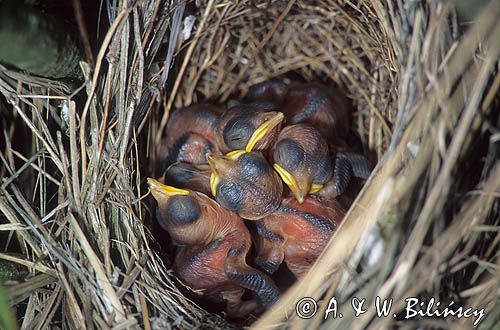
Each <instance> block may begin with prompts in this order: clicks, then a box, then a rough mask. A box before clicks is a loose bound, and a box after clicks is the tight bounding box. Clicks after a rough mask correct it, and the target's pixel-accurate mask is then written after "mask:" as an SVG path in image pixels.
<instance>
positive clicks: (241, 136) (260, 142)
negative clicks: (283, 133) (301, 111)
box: [216, 102, 284, 153]
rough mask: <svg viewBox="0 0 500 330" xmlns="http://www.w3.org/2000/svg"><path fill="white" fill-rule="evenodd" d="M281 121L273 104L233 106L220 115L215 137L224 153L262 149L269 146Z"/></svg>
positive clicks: (279, 113)
mask: <svg viewBox="0 0 500 330" xmlns="http://www.w3.org/2000/svg"><path fill="white" fill-rule="evenodd" d="M283 119H284V115H283V113H281V112H279V111H278V108H277V106H276V105H275V104H273V103H270V102H252V103H247V104H243V103H242V104H236V105H234V106H232V107H230V108H229V109H227V110H226V111H224V113H223V114H222V115H221V117H220V119H219V122H218V125H217V130H216V137H217V143H218V146H219V149H220V151H221V152H223V153H227V152H230V151H233V150H246V151H248V152H250V151H252V150H259V151H262V150H265V149H267V148H269V147H270V146H272V144H273V143H274V141H275V139H276V136H277V133H278V131H279V129H280V128H281V122H282V121H283Z"/></svg>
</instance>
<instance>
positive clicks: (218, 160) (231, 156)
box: [206, 150, 245, 197]
mask: <svg viewBox="0 0 500 330" xmlns="http://www.w3.org/2000/svg"><path fill="white" fill-rule="evenodd" d="M244 153H245V151H244V150H234V151H231V152H230V153H228V154H227V155H225V156H223V155H217V154H214V153H211V152H209V153H207V155H206V158H207V162H208V165H210V170H211V173H210V191H211V192H212V195H213V196H214V197H215V195H216V194H217V186H218V185H219V183H220V181H221V179H220V176H221V175H224V173H227V171H228V170H229V168H230V167H231V166H232V163H233V162H234V161H235V160H236V159H238V158H239V157H240V156H241V155H242V154H244Z"/></svg>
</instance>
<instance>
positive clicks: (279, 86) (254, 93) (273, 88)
mask: <svg viewBox="0 0 500 330" xmlns="http://www.w3.org/2000/svg"><path fill="white" fill-rule="evenodd" d="M287 92H288V86H287V85H286V84H285V82H284V81H283V80H282V79H278V78H272V79H269V80H266V81H264V82H261V83H258V84H255V85H253V86H251V87H250V88H249V89H248V93H247V95H246V98H247V99H248V100H253V101H257V100H258V101H269V102H272V103H274V104H279V105H281V104H282V103H283V101H284V99H285V96H286V93H287Z"/></svg>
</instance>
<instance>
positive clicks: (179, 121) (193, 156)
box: [164, 104, 221, 164]
mask: <svg viewBox="0 0 500 330" xmlns="http://www.w3.org/2000/svg"><path fill="white" fill-rule="evenodd" d="M219 113H221V109H220V108H219V107H216V106H214V105H209V104H198V105H193V106H191V107H188V108H183V109H177V110H175V111H173V112H172V114H171V115H170V118H169V120H168V125H167V130H166V131H167V132H168V134H167V136H166V138H165V142H164V143H165V145H164V146H165V148H166V149H167V152H168V164H171V163H174V162H177V161H179V162H187V163H192V164H206V162H207V161H206V158H205V154H206V153H208V152H218V148H217V143H216V138H215V126H216V124H217V120H218V114H219Z"/></svg>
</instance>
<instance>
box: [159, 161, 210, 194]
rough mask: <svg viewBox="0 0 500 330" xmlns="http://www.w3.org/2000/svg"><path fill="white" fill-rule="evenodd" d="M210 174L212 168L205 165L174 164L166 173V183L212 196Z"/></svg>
mask: <svg viewBox="0 0 500 330" xmlns="http://www.w3.org/2000/svg"><path fill="white" fill-rule="evenodd" d="M210 173H211V171H210V166H208V165H205V164H200V165H195V164H188V163H174V164H172V165H170V166H169V167H168V168H167V170H166V171H165V183H166V184H167V185H169V186H173V187H177V188H182V189H189V190H194V191H198V192H201V193H204V194H205V195H210V194H211V191H210Z"/></svg>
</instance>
